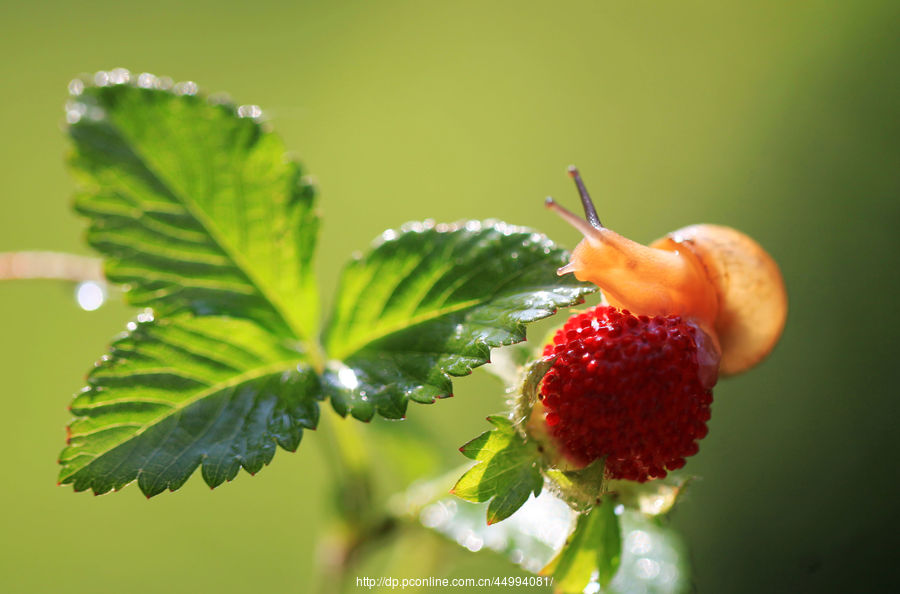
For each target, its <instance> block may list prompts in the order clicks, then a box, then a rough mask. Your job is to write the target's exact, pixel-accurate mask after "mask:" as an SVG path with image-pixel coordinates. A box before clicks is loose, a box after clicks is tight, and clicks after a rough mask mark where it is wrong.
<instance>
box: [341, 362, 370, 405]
mask: <svg viewBox="0 0 900 594" xmlns="http://www.w3.org/2000/svg"><path fill="white" fill-rule="evenodd" d="M338 381H339V382H341V385H342V386H344V387H345V388H347V389H348V390H355V389H356V388H357V387H358V386H359V379H357V377H356V372H355V371H353V370H352V369H350V368H349V367H347V366H346V365H345V366H343V367H341V368H340V369H339V370H338ZM363 399H364V400H365V397H363Z"/></svg>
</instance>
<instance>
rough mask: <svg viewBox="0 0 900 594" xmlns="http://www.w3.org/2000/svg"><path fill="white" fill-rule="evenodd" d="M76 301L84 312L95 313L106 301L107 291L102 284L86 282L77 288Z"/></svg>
mask: <svg viewBox="0 0 900 594" xmlns="http://www.w3.org/2000/svg"><path fill="white" fill-rule="evenodd" d="M75 300H76V301H78V307H80V308H81V309H83V310H84V311H94V310H95V309H98V308H99V307H100V306H101V305H103V302H104V301H106V291H104V290H103V286H102V285H101V284H100V283H97V282H94V281H84V282H83V283H79V284H78V286H77V287H76V288H75Z"/></svg>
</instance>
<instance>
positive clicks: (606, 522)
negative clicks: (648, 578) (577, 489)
mask: <svg viewBox="0 0 900 594" xmlns="http://www.w3.org/2000/svg"><path fill="white" fill-rule="evenodd" d="M614 508H615V502H614V500H613V499H611V498H610V499H607V500H606V501H604V502H603V503H602V504H601V505H598V506H595V507H594V508H593V509H591V511H590V512H588V513H586V514H582V515H581V516H579V517H578V521H577V522H576V524H575V529H574V530H573V531H572V534H571V535H570V536H569V538H568V539H567V540H566V544H565V545H564V546H563V548H562V550H561V551H560V552H559V554H558V555H557V556H556V558H554V559H553V561H551V562H550V563H549V564H548V565H547V567H545V568H544V570H543V571H542V572H541V573H543V574H550V573H552V574H553V578H554V584H553V585H554V586H555V588H556V591H557V592H565V593H577V592H582V591H584V589H585V587H586V586H587V585H588V584H589V583H590V581H591V577H592V576H593V574H594V573H595V572H596V573H597V576H598V577H597V580H598V582H599V584H600V586H601V587H603V588H605V587H606V586H608V585H609V582H610V581H612V579H613V576H615V574H616V570H618V568H619V562H620V561H621V557H622V535H621V530H620V527H619V518H618V516H616V514H615V512H614V511H613V510H614Z"/></svg>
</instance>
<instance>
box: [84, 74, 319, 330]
mask: <svg viewBox="0 0 900 594" xmlns="http://www.w3.org/2000/svg"><path fill="white" fill-rule="evenodd" d="M145 82H146V83H147V84H145V85H144V86H152V84H150V83H152V81H149V82H148V81H145ZM191 84H193V83H191ZM184 88H186V89H188V90H192V89H191V88H190V87H184ZM69 107H70V113H76V114H80V115H79V116H78V117H77V118H74V119H77V121H76V122H75V123H73V124H71V126H70V127H69V135H70V137H71V138H72V141H73V143H74V151H73V154H72V157H71V164H72V167H73V169H74V171H75V174H76V176H77V178H78V180H79V181H80V186H81V188H80V192H79V194H78V196H77V198H76V201H75V207H76V210H78V212H80V213H81V214H84V215H86V216H88V217H89V218H90V228H89V229H88V234H87V239H88V242H89V243H90V244H91V245H92V246H93V247H95V248H96V249H98V250H99V251H100V252H102V253H103V254H104V255H105V256H106V257H107V260H106V275H107V277H108V278H109V280H110V281H112V282H115V283H121V284H123V285H125V286H126V287H127V288H128V292H127V295H126V298H127V300H128V302H129V303H131V304H133V305H139V306H151V307H153V308H154V309H155V310H156V311H157V313H158V314H168V313H170V312H173V311H180V310H187V311H191V312H193V313H195V314H198V315H229V316H234V317H241V318H247V319H251V320H254V321H256V322H257V323H258V324H259V325H261V326H262V327H264V328H266V329H268V330H270V331H271V332H274V333H276V334H278V335H280V336H283V337H288V338H292V339H296V340H307V341H309V340H311V339H314V338H315V333H316V327H317V325H316V321H317V315H318V311H317V305H316V302H317V294H316V287H315V284H314V279H313V275H312V268H311V259H312V255H313V249H314V247H315V240H316V234H317V228H318V219H317V217H316V215H315V212H314V210H313V208H314V196H313V195H314V192H313V189H312V187H311V186H310V185H309V184H308V183H307V182H306V181H304V178H303V177H302V174H303V171H302V169H301V167H300V166H299V165H298V164H297V163H295V162H293V161H291V160H288V159H286V158H285V150H284V146H283V145H282V143H281V141H280V140H279V139H278V137H277V136H275V135H274V134H273V133H271V132H268V131H266V130H265V129H264V128H263V127H262V126H261V125H260V124H259V123H258V122H256V121H254V120H253V119H251V118H242V117H239V116H238V115H237V112H236V110H235V108H234V106H232V105H227V104H212V103H210V102H209V101H208V100H207V99H206V98H204V97H201V96H195V95H192V94H181V95H179V94H176V93H173V92H170V91H166V90H160V89H155V88H141V87H139V86H136V85H135V86H132V85H128V84H116V85H111V86H101V87H88V88H86V89H84V91H83V92H82V93H81V94H80V95H79V96H78V97H76V98H75V99H74V100H73V102H72V104H70V106H69ZM249 113H252V112H249Z"/></svg>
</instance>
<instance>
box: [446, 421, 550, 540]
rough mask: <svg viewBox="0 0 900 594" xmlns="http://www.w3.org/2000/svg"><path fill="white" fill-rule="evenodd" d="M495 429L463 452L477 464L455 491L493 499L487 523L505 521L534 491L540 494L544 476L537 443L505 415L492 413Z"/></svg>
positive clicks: (469, 496)
mask: <svg viewBox="0 0 900 594" xmlns="http://www.w3.org/2000/svg"><path fill="white" fill-rule="evenodd" d="M488 421H489V422H490V423H491V425H493V426H494V427H495V428H494V429H491V430H490V431H485V432H484V433H482V434H481V435H479V436H478V437H476V438H475V439H473V440H472V441H470V442H469V443H467V444H466V445H464V446H463V447H461V448H460V449H459V451H460V452H462V453H463V455H464V456H465V457H467V458H470V459H472V460H476V461H477V462H478V464H476V465H475V466H473V467H472V468H470V469H469V470H468V471H466V473H465V474H464V475H462V477H460V479H459V481H457V483H456V486H454V487H453V491H452V493H453V494H454V495H456V496H457V497H459V498H461V499H465V500H466V501H472V502H475V503H483V502H485V501H490V504H489V505H488V509H487V523H488V524H494V523H496V522H499V521H501V520H505V519H506V518H508V517H509V516H511V515H512V514H513V512H515V511H516V510H517V509H519V508H520V507H522V504H524V503H525V502H526V501H527V500H528V496H529V495H531V494H532V493H534V494H535V495H540V493H541V488H542V487H543V485H544V478H543V476H541V472H540V470H539V469H538V458H539V454H538V451H537V446H535V445H534V444H533V443H530V442H526V441H525V440H524V439H523V438H522V436H521V435H519V434H518V433H517V432H516V430H515V427H513V424H512V422H511V421H510V420H509V419H507V418H506V417H501V416H491V417H488Z"/></svg>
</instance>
